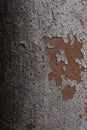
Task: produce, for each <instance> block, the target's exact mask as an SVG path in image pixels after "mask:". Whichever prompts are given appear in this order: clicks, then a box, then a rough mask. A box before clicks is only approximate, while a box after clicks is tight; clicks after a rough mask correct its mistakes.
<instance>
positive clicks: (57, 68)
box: [43, 36, 83, 86]
mask: <svg viewBox="0 0 87 130" xmlns="http://www.w3.org/2000/svg"><path fill="white" fill-rule="evenodd" d="M73 39H74V40H73V45H71V43H70V40H69V41H68V42H67V43H64V40H63V39H61V38H51V39H50V38H47V37H43V41H44V42H45V45H48V44H49V45H50V46H53V48H49V47H48V46H47V47H46V49H45V52H46V55H47V56H48V57H49V58H50V62H49V66H50V67H51V69H52V72H51V73H49V75H48V77H49V80H52V79H55V81H56V85H57V86H60V85H62V81H61V78H60V76H61V75H64V76H65V77H66V79H67V78H68V79H70V80H76V81H77V83H79V82H81V72H82V71H83V68H82V67H79V65H78V63H75V59H76V58H78V59H82V58H83V55H82V53H81V48H82V43H80V42H78V41H77V38H76V37H75V36H74V38H73ZM60 50H63V51H64V53H65V55H66V58H67V60H68V64H65V63H64V62H62V61H60V62H59V63H56V54H59V51H60ZM63 66H65V67H66V71H63Z"/></svg>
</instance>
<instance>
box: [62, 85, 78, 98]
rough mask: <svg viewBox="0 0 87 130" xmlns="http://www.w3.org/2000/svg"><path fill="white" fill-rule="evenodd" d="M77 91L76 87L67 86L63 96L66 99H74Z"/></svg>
mask: <svg viewBox="0 0 87 130" xmlns="http://www.w3.org/2000/svg"><path fill="white" fill-rule="evenodd" d="M74 93H75V87H70V86H67V87H65V88H64V89H63V91H62V96H63V98H64V99H65V100H68V99H72V98H73V95H74Z"/></svg>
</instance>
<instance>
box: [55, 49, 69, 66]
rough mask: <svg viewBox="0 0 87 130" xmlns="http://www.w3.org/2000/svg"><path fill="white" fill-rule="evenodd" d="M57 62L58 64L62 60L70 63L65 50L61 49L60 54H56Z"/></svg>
mask: <svg viewBox="0 0 87 130" xmlns="http://www.w3.org/2000/svg"><path fill="white" fill-rule="evenodd" d="M56 60H57V61H56V63H57V64H58V63H59V62H60V61H62V62H64V63H65V64H68V60H67V58H66V55H65V53H64V51H63V50H60V51H59V54H56Z"/></svg>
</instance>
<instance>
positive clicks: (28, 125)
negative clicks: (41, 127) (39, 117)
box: [27, 123, 35, 130]
mask: <svg viewBox="0 0 87 130" xmlns="http://www.w3.org/2000/svg"><path fill="white" fill-rule="evenodd" d="M27 128H28V130H32V129H33V128H35V125H33V124H32V123H30V124H27Z"/></svg>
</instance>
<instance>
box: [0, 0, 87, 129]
mask: <svg viewBox="0 0 87 130" xmlns="http://www.w3.org/2000/svg"><path fill="white" fill-rule="evenodd" d="M7 6H8V9H7V10H8V11H7V12H5V18H4V16H3V15H2V17H1V18H2V19H4V20H5V21H4V26H3V27H4V28H3V30H4V31H2V30H1V31H0V37H1V39H2V40H1V43H2V46H3V47H2V50H0V53H1V54H2V51H3V50H4V53H3V56H4V57H5V59H3V58H2V55H0V58H1V63H3V65H2V66H6V63H7V66H6V67H5V70H4V73H5V75H4V79H3V80H2V82H1V85H2V88H1V94H0V99H1V104H2V108H1V112H2V114H1V117H3V120H1V126H0V127H1V129H2V130H7V129H9V130H86V129H87V111H86V107H87V105H86V103H87V95H86V91H87V69H86V64H87V1H86V0H40V1H39V0H33V1H32V0H29V1H28V0H19V1H18V0H14V1H9V2H8V5H7ZM3 10H4V9H2V12H1V13H2V14H3ZM8 20H10V23H9V22H6V21H8ZM2 21H3V20H2ZM5 23H6V24H5ZM7 25H8V26H7ZM44 36H46V37H49V38H53V37H58V38H60V39H63V40H64V43H65V44H67V41H68V40H70V41H71V45H73V41H74V36H75V37H76V38H77V40H78V41H79V42H81V43H82V44H83V48H82V49H81V52H82V54H83V59H82V61H79V60H78V59H76V60H75V62H78V63H79V65H80V66H83V67H84V68H85V69H84V73H83V74H82V75H81V81H80V82H79V83H77V82H76V81H74V80H73V81H72V80H70V79H67V80H66V77H64V76H62V77H61V79H62V85H61V86H59V87H58V86H57V85H56V82H55V80H54V79H52V80H50V81H49V80H48V74H49V73H50V72H52V70H51V67H50V65H49V61H50V58H49V57H48V56H47V55H46V53H45V47H46V45H45V44H44V41H43V40H42V38H43V37H44ZM3 37H4V39H5V40H4V41H3ZM2 41H3V42H2ZM3 43H4V44H3ZM48 46H49V45H48ZM3 48H4V49H3ZM49 48H53V47H52V46H49ZM10 51H11V52H10ZM8 58H9V59H10V60H9V61H8ZM3 60H4V61H5V62H3ZM7 61H8V62H7ZM65 70H66V69H65ZM0 73H1V74H3V72H2V71H1V72H0ZM66 85H69V86H71V87H73V86H75V93H74V95H73V98H72V99H70V100H64V99H63V97H62V94H61V92H62V90H63V89H64V88H65V87H66ZM3 86H4V87H3ZM5 88H7V89H5ZM3 97H4V98H3ZM8 102H9V105H8ZM4 106H5V107H4ZM4 113H5V114H4Z"/></svg>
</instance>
